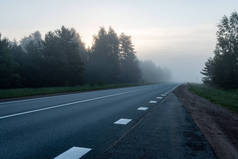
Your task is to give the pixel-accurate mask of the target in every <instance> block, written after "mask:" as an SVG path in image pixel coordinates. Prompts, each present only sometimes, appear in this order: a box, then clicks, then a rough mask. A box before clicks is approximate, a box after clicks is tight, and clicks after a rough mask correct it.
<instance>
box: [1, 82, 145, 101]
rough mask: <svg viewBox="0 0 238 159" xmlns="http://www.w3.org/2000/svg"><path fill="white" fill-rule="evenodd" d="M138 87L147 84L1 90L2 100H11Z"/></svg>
mask: <svg viewBox="0 0 238 159" xmlns="http://www.w3.org/2000/svg"><path fill="white" fill-rule="evenodd" d="M138 85H145V84H107V85H83V86H74V87H45V88H17V89H0V99H11V98H19V97H29V96H39V95H52V94H57V93H70V92H84V91H91V90H101V89H110V88H121V87H131V86H138Z"/></svg>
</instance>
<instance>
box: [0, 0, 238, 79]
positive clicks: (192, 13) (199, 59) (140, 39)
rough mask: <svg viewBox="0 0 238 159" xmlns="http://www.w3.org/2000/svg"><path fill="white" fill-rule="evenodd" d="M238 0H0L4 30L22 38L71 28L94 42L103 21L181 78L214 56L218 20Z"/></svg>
mask: <svg viewBox="0 0 238 159" xmlns="http://www.w3.org/2000/svg"><path fill="white" fill-rule="evenodd" d="M233 11H238V0H196V1H195V0H0V12H1V14H0V33H1V34H2V35H3V36H6V37H8V38H10V39H11V40H12V39H13V38H15V39H17V40H19V39H21V38H23V37H24V36H27V35H29V34H30V33H32V32H34V31H36V30H39V31H40V32H41V33H43V34H44V33H46V32H48V31H50V30H55V29H57V28H60V27H61V26H62V25H65V26H66V27H73V28H75V29H76V30H77V32H79V34H80V35H81V37H82V39H83V41H84V42H86V44H87V45H90V44H91V42H92V35H94V34H96V33H97V31H98V29H99V27H100V26H104V27H109V26H112V27H113V28H114V29H115V30H116V32H118V33H120V32H125V33H126V34H128V35H131V36H132V39H133V42H134V44H135V48H136V51H137V56H138V57H139V58H140V59H150V60H153V61H154V62H156V63H157V64H158V65H160V66H162V67H167V68H169V69H170V70H171V72H172V74H173V79H174V80H178V81H199V80H200V78H201V75H200V73H199V72H200V71H201V69H202V67H203V65H204V62H205V61H206V59H207V58H208V57H210V56H212V55H213V50H214V47H215V43H216V25H217V24H218V22H219V21H220V19H221V18H222V17H223V16H224V15H229V14H230V13H231V12H233Z"/></svg>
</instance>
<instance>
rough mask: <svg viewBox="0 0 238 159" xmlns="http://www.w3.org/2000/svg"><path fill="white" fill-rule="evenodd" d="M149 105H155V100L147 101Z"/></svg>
mask: <svg viewBox="0 0 238 159" xmlns="http://www.w3.org/2000/svg"><path fill="white" fill-rule="evenodd" d="M149 103H151V104H155V103H157V101H155V100H151V101H149Z"/></svg>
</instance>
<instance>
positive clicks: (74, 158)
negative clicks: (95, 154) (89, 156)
mask: <svg viewBox="0 0 238 159" xmlns="http://www.w3.org/2000/svg"><path fill="white" fill-rule="evenodd" d="M90 150H91V149H90V148H84V147H71V148H70V149H68V150H67V151H65V152H64V153H62V154H60V155H59V156H57V157H55V158H54V159H79V158H81V157H82V156H83V155H85V154H86V153H88V152H89V151H90Z"/></svg>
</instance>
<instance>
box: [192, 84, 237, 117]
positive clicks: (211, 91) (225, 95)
mask: <svg viewBox="0 0 238 159" xmlns="http://www.w3.org/2000/svg"><path fill="white" fill-rule="evenodd" d="M190 86H191V87H190V91H191V92H193V93H195V94H197V95H199V96H201V97H204V98H206V99H208V100H209V101H211V102H213V103H215V104H219V105H221V106H224V107H226V108H228V109H230V110H231V111H233V112H237V113H238V89H233V90H223V89H218V88H213V87H209V86H206V85H203V84H190Z"/></svg>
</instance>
